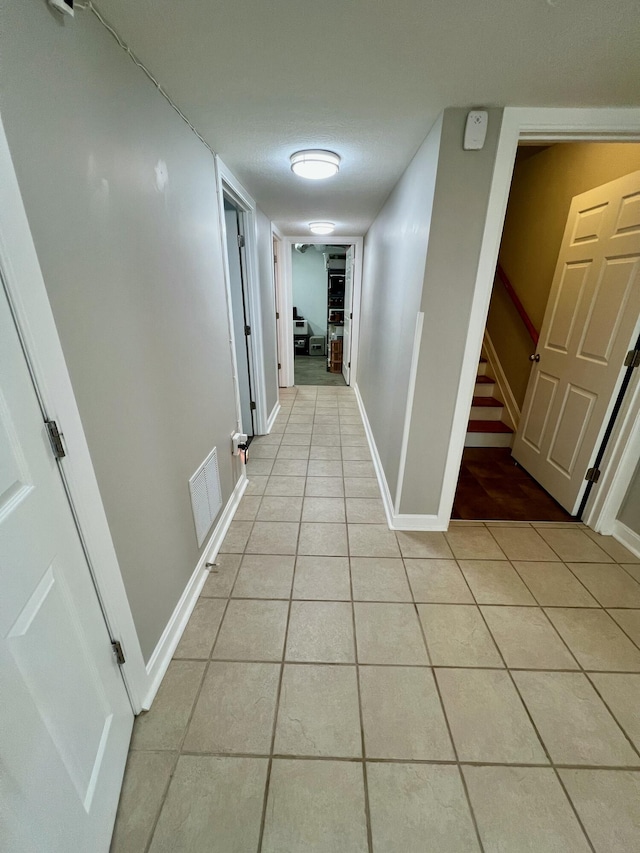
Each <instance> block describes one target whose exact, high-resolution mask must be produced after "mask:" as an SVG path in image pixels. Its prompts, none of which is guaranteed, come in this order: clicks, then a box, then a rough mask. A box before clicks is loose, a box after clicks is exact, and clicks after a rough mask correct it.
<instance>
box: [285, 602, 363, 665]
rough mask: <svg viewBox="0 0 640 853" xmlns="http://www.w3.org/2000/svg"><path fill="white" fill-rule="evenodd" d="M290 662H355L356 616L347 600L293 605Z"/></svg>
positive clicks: (286, 657) (288, 646)
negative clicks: (354, 632)
mask: <svg viewBox="0 0 640 853" xmlns="http://www.w3.org/2000/svg"><path fill="white" fill-rule="evenodd" d="M285 659H286V660H288V661H312V662H320V663H354V662H355V643H354V638H353V613H352V610H351V603H350V602H347V601H294V602H293V603H292V604H291V614H290V616H289V630H288V633H287V649H286V653H285Z"/></svg>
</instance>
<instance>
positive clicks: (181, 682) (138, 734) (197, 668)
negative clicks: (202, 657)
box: [130, 660, 206, 749]
mask: <svg viewBox="0 0 640 853" xmlns="http://www.w3.org/2000/svg"><path fill="white" fill-rule="evenodd" d="M205 666H206V664H205V662H204V661H191V660H173V661H171V663H170V664H169V667H168V668H167V671H166V673H165V676H164V678H163V679H162V684H161V685H160V689H159V690H158V693H157V695H156V698H155V699H154V700H153V705H152V706H151V708H150V709H149V710H148V711H145V712H144V713H143V714H139V715H138V716H137V717H136V719H135V722H134V725H133V734H132V736H131V747H130V748H131V749H179V748H180V743H181V742H182V737H183V735H184V730H185V729H186V727H187V723H188V722H189V717H190V716H191V709H192V708H193V703H194V702H195V699H196V695H197V693H198V690H199V689H200V682H201V681H202V676H203V675H204V670H205Z"/></svg>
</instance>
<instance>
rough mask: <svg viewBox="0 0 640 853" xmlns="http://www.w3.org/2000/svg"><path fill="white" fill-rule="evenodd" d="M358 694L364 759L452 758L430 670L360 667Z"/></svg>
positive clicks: (449, 741)
mask: <svg viewBox="0 0 640 853" xmlns="http://www.w3.org/2000/svg"><path fill="white" fill-rule="evenodd" d="M360 694H361V701H362V720H363V725H364V743H365V751H366V754H367V758H394V759H400V760H409V759H424V760H434V761H450V760H453V759H454V757H455V756H454V753H453V749H452V746H451V740H450V738H449V734H448V732H447V725H446V722H445V719H444V714H443V711H442V706H441V704H440V699H439V697H438V692H437V690H436V685H435V682H434V680H433V675H432V672H431V670H430V669H429V668H428V667H416V666H411V667H404V666H361V667H360Z"/></svg>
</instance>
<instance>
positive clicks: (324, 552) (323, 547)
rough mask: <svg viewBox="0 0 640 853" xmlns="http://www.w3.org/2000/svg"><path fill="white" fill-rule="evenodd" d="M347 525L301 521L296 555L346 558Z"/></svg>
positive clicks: (347, 551)
mask: <svg viewBox="0 0 640 853" xmlns="http://www.w3.org/2000/svg"><path fill="white" fill-rule="evenodd" d="M348 553H349V550H348V548H347V525H346V524H332V523H330V522H324V521H319V522H314V521H303V522H302V524H301V525H300V541H299V543H298V554H301V555H303V556H318V557H321V556H326V557H346V556H347V555H348Z"/></svg>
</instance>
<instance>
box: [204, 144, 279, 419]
mask: <svg viewBox="0 0 640 853" xmlns="http://www.w3.org/2000/svg"><path fill="white" fill-rule="evenodd" d="M215 162H216V184H217V187H218V212H219V219H220V237H221V244H222V263H223V267H224V278H225V287H226V294H227V313H228V321H229V335H230V342H231V360H232V364H233V381H234V386H235V392H236V419H237V426H238V429H240V424H241V423H242V416H241V412H240V390H239V385H238V364H237V361H236V348H235V335H234V331H233V315H232V309H231V277H230V274H229V258H228V255H227V233H226V226H225V218H224V196H225V195H226V196H227V198H228V199H230V200H231V201H232V202H233V203H234V204H235V205H236V206H237V207H238V208H239V209H240V210H241V211H242V212H243V213H244V215H245V221H244V226H245V229H244V237H245V247H244V249H245V272H246V282H245V284H246V288H247V297H248V303H249V305H248V308H249V317H250V320H249V323H250V325H251V334H250V335H249V341H248V343H249V357H250V362H251V371H252V376H251V379H252V390H253V394H254V397H255V399H254V402H255V404H256V409H255V432H256V435H265V434H266V432H267V420H268V415H269V413H268V412H267V388H266V383H265V378H264V357H263V352H264V350H263V346H262V337H263V336H262V311H261V304H260V287H259V284H260V283H259V281H258V269H259V267H258V223H257V217H256V203H255V201H254V200H253V198H252V197H251V196H250V195H249V193H248V192H247V190H246V189H245V188H244V187H243V185H242V184H241V183H240V182H239V181H238V179H237V178H236V177H235V175H234V174H233V173H232V172H231V171H230V170H229V169H228V168H227V167H226V166H225V164H224V163H223V162H222V160H221V159H220V158H219V157H218V156H217V155H216V157H215Z"/></svg>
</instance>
